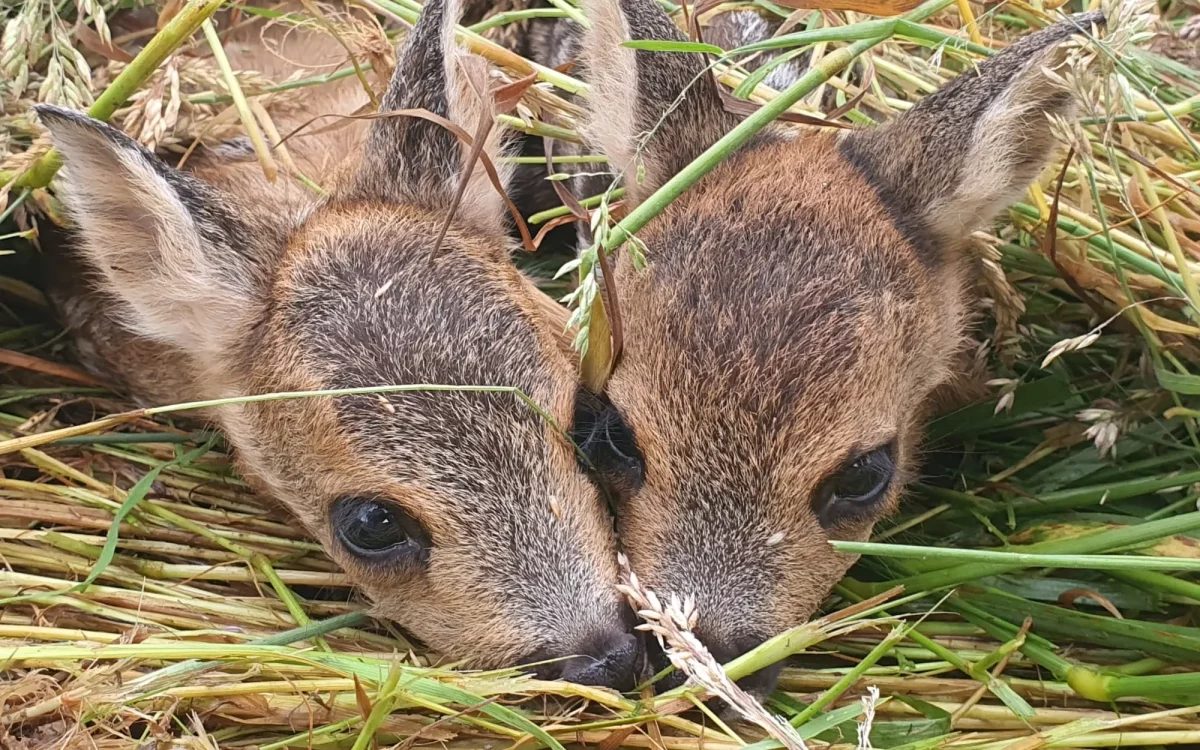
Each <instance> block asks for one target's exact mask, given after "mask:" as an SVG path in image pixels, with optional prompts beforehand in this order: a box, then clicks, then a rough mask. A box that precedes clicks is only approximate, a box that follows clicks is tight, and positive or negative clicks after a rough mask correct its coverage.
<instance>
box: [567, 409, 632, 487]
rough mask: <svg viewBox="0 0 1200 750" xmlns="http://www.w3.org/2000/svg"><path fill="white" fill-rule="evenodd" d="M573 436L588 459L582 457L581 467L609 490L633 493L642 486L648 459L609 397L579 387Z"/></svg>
mask: <svg viewBox="0 0 1200 750" xmlns="http://www.w3.org/2000/svg"><path fill="white" fill-rule="evenodd" d="M571 439H572V440H574V441H575V445H577V446H579V450H580V451H581V452H582V453H583V457H586V459H587V460H586V461H584V460H583V458H580V462H579V463H580V466H581V467H582V468H583V470H584V471H585V472H587V473H588V474H590V475H592V476H593V478H595V479H596V480H598V481H599V482H600V483H601V485H602V486H603V487H604V488H605V489H606V490H610V491H613V492H614V493H615V494H617V495H622V494H632V493H633V492H636V491H637V490H638V488H639V487H641V486H642V480H643V478H644V477H645V472H646V462H645V459H644V458H643V457H642V452H641V451H640V450H638V447H637V441H636V440H635V439H634V435H633V430H632V429H630V427H629V425H627V424H626V423H625V419H624V418H623V417H622V416H621V412H619V411H618V410H617V408H616V407H615V406H613V405H612V404H611V403H610V402H609V401H608V399H606V398H604V397H603V396H596V395H595V394H593V393H591V392H590V391H587V390H585V389H582V388H581V389H579V392H578V394H577V395H576V398H575V419H574V423H573V424H572V427H571Z"/></svg>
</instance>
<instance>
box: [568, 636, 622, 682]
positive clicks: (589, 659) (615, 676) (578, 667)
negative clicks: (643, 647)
mask: <svg viewBox="0 0 1200 750" xmlns="http://www.w3.org/2000/svg"><path fill="white" fill-rule="evenodd" d="M638 646H639V644H638V639H637V638H635V637H633V635H631V634H629V633H619V634H615V635H613V636H611V637H608V638H605V639H602V640H601V642H600V643H598V644H596V645H595V646H594V647H593V649H592V652H593V654H594V655H592V656H586V655H585V656H576V657H574V658H572V659H569V660H567V662H566V663H565V664H564V665H563V670H562V679H564V680H566V681H567V682H574V683H576V684H578V685H598V686H600V687H610V688H614V689H616V690H633V683H634V673H635V672H636V670H637V663H638V657H639V656H640V649H639V647H638Z"/></svg>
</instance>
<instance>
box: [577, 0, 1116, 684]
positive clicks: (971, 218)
mask: <svg viewBox="0 0 1200 750" xmlns="http://www.w3.org/2000/svg"><path fill="white" fill-rule="evenodd" d="M587 9H588V12H589V17H590V18H591V19H592V21H593V24H594V26H593V30H592V31H591V32H590V33H589V34H588V35H586V37H585V40H584V59H585V62H586V68H587V70H588V71H589V75H590V79H589V82H590V83H591V85H592V87H593V89H592V90H593V93H592V101H593V102H594V103H595V105H596V113H597V116H596V117H595V118H594V120H593V122H592V124H591V125H590V127H589V129H588V133H589V135H590V137H591V138H592V139H593V143H594V145H596V146H599V147H600V148H602V149H603V150H604V152H605V153H606V154H607V155H608V156H609V157H610V160H611V161H612V162H613V164H614V165H615V166H616V167H618V168H620V169H622V170H624V174H625V181H626V185H627V186H628V187H629V188H630V193H631V194H632V195H633V196H634V198H633V200H635V201H636V200H638V199H640V198H643V197H645V196H646V195H649V194H650V193H651V192H653V191H654V190H655V189H656V188H657V187H658V186H659V185H661V183H662V182H663V180H664V179H666V178H667V177H669V176H670V175H671V174H673V173H674V171H676V170H677V169H678V168H679V167H681V166H682V165H683V164H686V163H687V162H688V161H689V160H691V159H692V158H693V157H694V156H695V155H696V154H698V153H700V151H701V150H703V149H704V148H706V147H708V146H709V145H711V143H712V142H713V141H714V140H715V139H716V138H717V137H719V135H720V134H722V133H723V132H725V131H726V130H727V129H728V126H729V116H728V115H726V114H725V113H724V112H723V111H722V110H721V107H720V101H719V99H718V98H717V93H716V91H715V89H714V87H713V85H712V83H711V81H710V80H709V79H708V78H707V76H704V75H701V72H702V70H703V68H704V61H703V60H702V59H701V58H699V57H698V56H695V55H684V54H667V53H654V52H646V51H637V52H634V51H633V50H630V49H628V48H623V47H620V46H619V45H620V43H621V42H622V41H624V40H625V39H626V38H629V37H632V38H635V39H678V38H681V37H680V35H679V33H678V31H677V30H676V29H675V27H674V26H673V25H672V24H671V23H670V22H669V21H668V19H667V18H666V16H665V15H664V14H663V12H662V11H661V9H660V8H659V7H658V6H657V4H656V3H654V2H653V0H619V2H618V1H616V0H590V1H589V2H588V3H587ZM1097 19H1098V14H1092V15H1090V16H1087V17H1081V18H1080V19H1072V21H1068V22H1064V23H1063V24H1061V25H1059V26H1057V27H1054V28H1051V29H1049V30H1046V31H1044V32H1041V33H1039V34H1035V35H1032V36H1031V37H1029V38H1027V39H1026V40H1024V41H1023V42H1021V43H1019V44H1017V45H1015V46H1014V47H1013V48H1012V49H1011V50H1009V51H1008V52H1006V53H1004V54H1001V55H998V56H996V57H995V58H994V59H992V60H989V61H987V62H985V63H984V64H982V65H981V66H980V67H979V70H978V71H975V72H968V73H965V74H964V75H962V76H961V77H960V78H959V79H957V80H956V81H954V82H953V83H951V84H950V85H948V86H947V87H945V89H944V90H943V91H942V92H940V93H939V94H936V95H934V96H930V97H928V98H927V99H926V100H925V101H924V102H922V103H921V104H920V105H918V106H917V107H915V108H914V109H913V110H912V111H911V112H910V113H908V114H906V115H904V116H902V117H898V118H896V120H895V121H893V122H892V123H890V124H888V125H885V126H882V127H880V128H878V129H874V130H867V131H861V132H853V133H843V134H839V135H835V134H831V133H829V132H819V133H809V134H796V133H789V132H786V131H783V130H780V129H776V130H771V131H765V132H763V133H760V134H759V135H758V136H757V137H756V138H754V139H753V140H752V141H751V142H750V143H749V144H748V145H746V146H745V147H743V148H742V149H741V150H740V151H739V152H738V153H736V154H735V155H733V156H732V157H730V158H729V159H727V160H726V161H725V162H724V163H722V164H721V165H720V166H719V167H718V168H717V169H716V170H714V171H713V172H712V173H710V174H709V175H707V176H706V177H705V178H703V179H702V180H700V181H699V182H698V183H697V184H696V185H695V186H694V187H692V188H691V189H690V190H689V191H688V192H686V193H684V194H683V195H682V196H681V197H680V198H678V199H677V200H676V201H675V202H673V203H672V204H671V205H670V206H668V207H667V208H666V210H664V211H663V212H662V213H661V214H660V215H659V216H658V217H657V218H655V219H654V220H653V221H652V222H651V223H650V224H648V225H647V226H646V227H645V228H644V229H643V230H642V232H641V233H640V235H639V238H640V239H641V240H642V241H643V242H644V243H645V246H646V248H647V249H646V258H647V261H648V267H647V269H646V270H645V271H644V272H637V271H635V270H634V268H633V264H632V262H631V260H630V258H629V256H628V254H622V256H621V257H620V259H619V261H618V262H617V264H616V268H615V271H614V276H615V287H616V289H617V290H618V293H619V294H620V300H621V306H622V308H623V311H624V320H625V349H624V354H623V358H622V360H621V361H620V363H619V365H618V366H617V367H616V369H615V371H614V373H613V375H612V377H611V380H610V381H609V383H608V385H607V389H606V395H607V397H608V399H609V400H610V402H611V409H612V410H614V411H615V414H614V415H609V416H608V417H607V419H606V420H596V421H597V423H602V424H604V425H606V433H605V434H606V435H610V436H611V435H613V434H620V431H619V430H617V429H614V428H613V427H612V425H613V424H614V423H616V422H619V421H622V420H623V422H624V424H625V426H626V428H627V434H626V436H625V439H624V442H621V441H616V442H613V441H611V440H610V441H609V443H610V444H611V445H613V446H615V447H614V449H613V450H610V451H609V452H608V453H607V454H606V453H603V452H601V453H598V454H597V455H598V456H599V458H598V462H599V463H600V467H599V468H600V470H601V475H602V476H605V475H606V472H607V473H608V475H609V476H607V477H606V481H608V482H609V484H610V485H611V486H613V487H618V488H623V489H624V492H623V495H624V496H623V497H622V500H621V506H620V513H619V515H620V517H619V527H618V531H619V534H620V536H621V539H622V544H623V547H624V549H625V550H626V551H627V552H628V554H629V557H630V560H631V563H632V565H633V568H634V570H635V571H636V572H637V573H638V575H639V576H640V577H641V578H642V580H643V581H644V582H645V583H646V584H647V585H648V586H649V587H651V588H653V589H655V590H657V591H658V592H659V593H660V595H667V594H678V595H680V596H689V595H690V596H694V597H695V599H696V602H697V609H698V613H699V621H698V626H697V632H698V634H699V635H700V636H701V638H702V639H703V640H704V641H705V642H706V644H707V645H708V647H709V648H710V649H711V650H712V651H713V652H714V654H715V655H717V656H718V658H721V659H730V658H733V657H734V656H737V655H738V654H740V653H743V652H744V651H746V650H747V649H749V648H752V647H753V646H755V645H757V644H758V643H760V642H761V641H762V640H763V639H765V638H767V637H769V636H771V635H774V634H776V633H778V632H780V631H782V630H784V629H786V628H788V627H791V626H793V625H796V624H798V623H801V622H803V621H804V620H805V619H806V618H807V617H809V616H810V614H811V613H812V612H813V611H814V609H815V608H816V607H817V606H818V604H819V603H820V601H821V599H822V598H823V597H824V596H825V595H826V593H827V592H828V591H829V589H830V588H831V587H832V586H833V584H834V583H836V582H837V581H838V579H839V578H840V577H841V576H842V575H843V574H844V573H845V571H846V569H847V568H848V567H849V566H850V564H851V563H852V562H853V561H854V558H852V557H850V556H847V555H842V554H838V553H836V552H835V551H834V550H833V549H832V548H831V547H830V546H829V545H828V544H827V543H826V542H827V540H829V539H864V538H867V537H868V535H869V534H870V532H871V528H872V526H873V524H874V523H875V522H876V521H877V520H878V519H880V518H881V517H883V516H886V515H887V514H888V513H890V512H892V511H893V510H894V508H895V507H896V504H897V502H898V498H899V495H900V493H901V490H902V487H903V484H904V480H905V478H906V477H907V476H909V475H910V474H911V473H912V471H913V470H914V468H915V460H914V459H915V455H916V452H917V446H918V442H919V440H920V434H921V430H920V428H921V418H922V416H923V415H924V413H925V411H926V409H927V403H928V402H927V399H928V398H929V397H930V394H931V393H933V392H934V391H935V389H937V388H938V387H939V386H941V385H943V384H945V383H947V382H949V381H951V380H952V378H953V376H954V375H955V373H954V371H953V368H954V366H955V365H956V363H957V361H959V360H957V357H958V356H959V355H960V353H961V350H962V348H963V342H964V333H965V327H966V319H967V314H966V312H967V307H966V304H965V297H966V292H967V284H966V279H967V273H966V259H965V258H964V257H963V253H962V252H960V251H961V245H962V244H963V243H964V241H965V240H966V238H967V237H968V235H969V233H970V232H971V231H973V230H974V229H976V228H978V227H980V226H982V225H984V224H985V223H986V222H988V221H990V220H991V218H992V217H993V215H994V214H995V213H996V212H997V211H998V210H999V209H1000V208H1001V207H1003V206H1004V205H1005V204H1006V203H1007V202H1009V201H1011V200H1013V199H1014V198H1016V197H1017V196H1018V195H1019V194H1020V191H1021V190H1023V189H1024V188H1025V186H1026V185H1027V184H1028V182H1029V181H1031V180H1032V179H1033V178H1034V177H1035V176H1036V174H1037V172H1038V170H1039V169H1041V167H1042V166H1043V165H1044V163H1045V161H1046V160H1047V159H1048V158H1049V156H1050V153H1051V150H1052V148H1053V140H1052V138H1051V137H1050V134H1049V128H1048V126H1047V124H1046V116H1045V115H1046V113H1048V112H1055V113H1065V112H1067V110H1068V107H1069V101H1068V99H1067V97H1066V96H1065V95H1063V94H1062V93H1060V92H1059V91H1057V90H1054V89H1053V88H1051V86H1050V85H1049V83H1048V81H1047V80H1046V79H1045V77H1044V76H1043V75H1042V74H1041V72H1040V66H1041V65H1045V64H1048V63H1049V62H1050V61H1051V57H1050V55H1051V54H1052V52H1051V50H1052V49H1053V47H1054V44H1055V42H1057V41H1059V40H1062V39H1065V38H1066V37H1067V36H1069V35H1070V33H1071V32H1072V31H1073V30H1074V29H1075V28H1076V27H1075V26H1074V25H1071V24H1072V22H1074V23H1076V24H1079V25H1080V26H1082V27H1083V28H1086V24H1087V23H1090V22H1093V21H1096V20H1097ZM685 89H686V91H687V95H686V97H684V98H683V99H682V101H681V102H680V95H681V93H682V92H684V91H685ZM675 103H678V106H677V107H676V108H675V109H673V110H672V109H670V107H671V106H672V105H673V104H675ZM652 128H653V129H654V133H653V134H652V135H650V136H649V138H647V137H646V135H645V134H646V133H647V132H649V131H650V130H651V129H652ZM639 174H640V175H643V176H644V180H642V181H639V180H638V176H639ZM617 415H619V416H617ZM630 434H631V437H632V440H630V439H629V437H630ZM630 442H632V445H630ZM884 446H891V448H890V449H889V450H890V451H891V456H892V461H893V462H894V475H892V476H893V478H892V480H891V481H890V483H889V484H886V485H880V486H882V487H886V489H885V490H883V491H882V492H881V493H880V494H877V495H875V496H873V497H874V499H873V500H872V501H871V502H870V503H869V504H864V505H861V506H854V505H852V504H849V503H846V502H843V503H842V504H841V505H840V506H834V507H840V508H842V510H843V511H844V512H841V513H840V514H837V515H830V514H828V512H827V511H828V507H827V506H823V505H821V504H822V503H824V502H826V501H825V498H826V497H828V496H829V492H830V490H829V488H830V487H838V486H839V485H838V484H837V481H838V478H839V477H841V478H843V479H844V478H845V477H846V476H848V472H850V469H848V468H846V467H848V466H849V462H850V461H852V460H853V459H854V458H855V457H856V456H861V455H862V454H864V453H865V452H870V451H872V450H873V449H876V448H880V447H884ZM638 453H640V456H635V454H638ZM614 455H615V456H618V457H619V458H620V460H619V461H611V460H608V459H611V458H612V456H614ZM872 455H876V454H872ZM631 456H635V459H630V457H631ZM636 459H640V460H636ZM606 461H607V463H606ZM614 465H615V467H616V469H617V470H616V471H615V472H614V471H613V468H614ZM614 473H615V474H617V476H611V475H612V474H614ZM842 486H844V485H842ZM854 497H858V495H855V496H854ZM862 497H867V495H862ZM864 503H865V501H864ZM758 679H759V680H760V681H761V683H762V684H761V686H762V687H766V686H769V685H770V684H771V683H772V682H773V675H772V674H765V675H760V676H759V678H758Z"/></svg>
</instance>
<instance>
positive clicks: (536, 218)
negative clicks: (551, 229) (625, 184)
mask: <svg viewBox="0 0 1200 750" xmlns="http://www.w3.org/2000/svg"><path fill="white" fill-rule="evenodd" d="M623 195H625V188H617V189H616V190H614V191H612V192H611V193H608V194H607V195H593V196H592V197H590V198H584V199H583V200H581V201H579V205H581V206H583V207H584V208H595V207H596V206H599V205H600V202H601V201H603V200H604V199H605V198H609V199H611V200H616V199H618V198H620V197H621V196H623ZM569 213H571V209H570V208H568V207H566V206H559V207H557V208H551V209H548V210H546V211H541V212H539V213H536V214H534V215H533V216H530V217H529V223H530V224H535V225H536V224H544V223H545V222H547V221H550V220H551V219H555V218H558V217H559V216H566V215H567V214H569Z"/></svg>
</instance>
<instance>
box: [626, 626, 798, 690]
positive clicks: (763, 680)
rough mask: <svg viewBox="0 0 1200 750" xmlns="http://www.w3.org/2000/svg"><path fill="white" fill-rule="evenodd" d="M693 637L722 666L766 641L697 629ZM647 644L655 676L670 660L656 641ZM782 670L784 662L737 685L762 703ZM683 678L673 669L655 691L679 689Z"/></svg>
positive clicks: (748, 635)
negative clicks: (698, 640)
mask: <svg viewBox="0 0 1200 750" xmlns="http://www.w3.org/2000/svg"><path fill="white" fill-rule="evenodd" d="M696 637H698V638H699V639H700V642H701V643H703V644H704V646H705V648H707V649H708V651H709V653H710V654H712V655H713V658H714V659H716V660H717V661H718V662H719V663H721V664H728V663H729V662H731V661H733V660H734V659H736V658H737V657H739V656H741V655H742V654H744V653H747V652H748V651H753V650H754V649H755V648H757V647H758V646H759V645H761V644H762V642H763V641H765V640H767V636H765V635H760V634H743V635H737V636H733V637H728V636H726V637H722V636H721V635H708V634H706V633H705V632H704V631H703V630H702V629H699V628H698V629H697V630H696ZM647 641H648V642H649V645H648V646H647V651H648V656H649V661H650V667H651V670H652V671H654V672H655V673H657V672H660V671H662V670H663V669H666V668H667V667H669V666H671V662H670V660H668V659H667V657H666V654H664V653H663V652H662V650H661V649H660V648H659V646H658V643H657V641H656V640H655V639H653V638H648V639H647ZM782 669H783V663H782V662H777V663H775V664H772V665H770V666H768V667H764V668H763V669H760V670H759V671H757V672H754V673H752V674H748V675H746V676H745V677H743V678H741V679H740V680H738V683H737V684H738V686H739V687H741V688H742V690H745V691H746V692H747V693H750V694H751V695H753V696H754V697H755V698H758V699H759V700H762V699H764V698H766V697H767V696H768V695H770V694H771V693H772V692H773V691H774V690H775V683H776V682H778V681H779V672H780V670H782ZM686 679H687V675H684V674H680V673H679V671H678V670H676V671H674V672H672V673H671V674H669V675H667V676H666V677H664V678H663V679H662V680H660V681H659V682H658V692H660V693H661V692H664V691H666V690H670V689H672V688H676V687H679V686H680V685H682V684H683V683H684V681H685V680H686Z"/></svg>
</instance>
